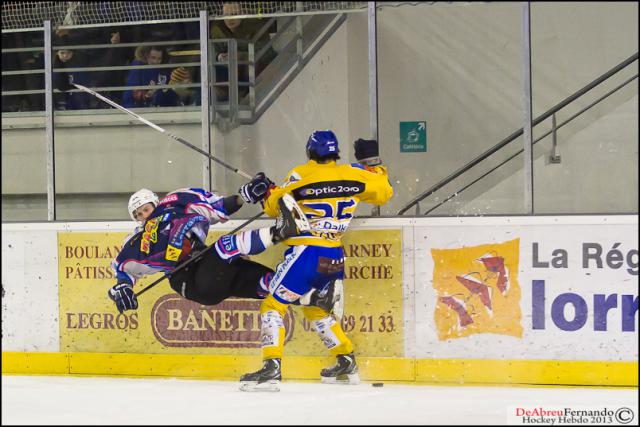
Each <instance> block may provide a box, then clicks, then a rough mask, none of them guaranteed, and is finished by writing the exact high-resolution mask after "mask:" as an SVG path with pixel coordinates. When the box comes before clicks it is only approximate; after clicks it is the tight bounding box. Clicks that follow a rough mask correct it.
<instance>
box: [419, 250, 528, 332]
mask: <svg viewBox="0 0 640 427" xmlns="http://www.w3.org/2000/svg"><path fill="white" fill-rule="evenodd" d="M519 248H520V244H519V239H514V240H511V241H508V242H504V243H499V244H486V245H479V246H473V247H462V248H455V249H432V250H431V255H432V256H433V263H434V266H435V267H434V270H433V287H434V289H435V291H436V293H437V297H438V300H437V305H436V310H435V323H436V328H437V330H438V338H439V339H440V340H447V339H451V338H461V337H466V336H469V335H472V334H478V333H494V334H502V335H511V336H515V337H519V338H521V337H522V313H521V310H520V294H521V291H520V285H519V284H518V263H519Z"/></svg>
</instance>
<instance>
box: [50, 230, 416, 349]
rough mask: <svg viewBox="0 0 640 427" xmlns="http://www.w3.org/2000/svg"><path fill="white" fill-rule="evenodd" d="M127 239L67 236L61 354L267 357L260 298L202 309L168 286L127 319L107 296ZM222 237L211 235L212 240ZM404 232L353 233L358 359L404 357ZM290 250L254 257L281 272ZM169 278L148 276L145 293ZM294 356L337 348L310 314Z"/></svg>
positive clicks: (290, 326)
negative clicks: (279, 267)
mask: <svg viewBox="0 0 640 427" xmlns="http://www.w3.org/2000/svg"><path fill="white" fill-rule="evenodd" d="M126 235H127V233H119V232H103V233H98V232H59V233H58V259H59V300H60V351H63V352H64V351H69V352H104V353H120V352H123V353H167V354H169V353H183V354H184V353H193V354H201V353H205V354H243V355H257V354H260V320H259V318H260V315H259V307H260V300H253V299H239V298H232V299H228V300H226V301H223V302H222V303H220V304H218V305H215V306H203V305H200V304H197V303H194V302H191V301H188V300H186V299H184V298H182V297H181V296H180V295H178V294H177V293H175V292H173V290H171V288H170V287H169V284H168V281H165V282H162V283H160V284H158V285H156V286H155V287H153V288H152V289H150V290H149V291H147V292H145V294H143V295H141V296H140V298H139V301H138V302H139V307H138V309H137V310H135V311H126V312H125V313H123V314H119V313H118V312H117V310H116V308H115V305H114V303H113V302H112V301H111V300H110V299H109V298H108V297H107V291H108V290H109V288H110V287H111V286H113V285H114V284H115V277H114V273H113V271H112V269H111V268H110V262H111V260H112V259H113V258H114V257H115V256H116V255H117V254H118V252H119V251H120V249H121V247H122V243H123V241H124V238H125V236H126ZM220 235H221V233H220V232H215V233H214V232H211V233H210V234H209V236H208V240H207V242H208V244H211V243H213V242H214V241H215V239H216V238H218V237H219V236H220ZM401 236H402V233H401V230H399V229H383V230H380V229H378V230H357V231H351V232H348V233H347V234H346V235H345V237H344V239H343V244H344V247H345V255H346V257H347V258H346V262H345V281H344V287H345V301H346V302H345V313H344V316H343V318H342V319H340V321H341V322H342V325H343V328H344V330H345V332H346V333H347V336H349V337H350V338H351V340H352V341H353V343H354V346H355V348H356V349H357V352H358V354H359V355H362V356H403V348H404V347H403V345H404V341H403V340H404V333H403V312H402V309H403V305H402V302H403V283H402V277H403V275H402V247H401V246H402V245H401V242H402V237H401ZM285 249H286V247H285V246H283V245H277V246H274V247H271V248H269V249H268V250H267V251H265V252H264V253H263V254H260V255H259V256H255V257H252V259H254V260H255V261H257V262H261V263H263V264H265V265H268V266H270V267H271V268H275V267H276V265H277V263H278V262H279V261H281V260H282V258H283V257H282V254H283V252H284V250H285ZM159 277H161V276H160V275H159V274H157V275H154V276H151V277H147V278H145V279H143V280H140V281H139V282H138V283H136V285H135V288H134V289H135V290H136V292H139V291H140V290H141V289H142V288H144V287H145V286H147V285H148V284H150V283H151V282H152V281H154V280H156V279H157V278H159ZM285 328H286V331H287V333H286V339H285V343H286V345H285V354H286V355H298V356H319V355H326V354H328V352H327V351H326V349H325V348H324V346H323V344H322V342H321V341H320V339H319V338H318V337H317V336H316V334H315V332H314V331H312V330H311V328H310V324H309V322H307V321H306V320H305V319H304V317H303V315H302V310H300V309H299V308H296V307H295V306H292V307H290V308H289V311H288V314H287V316H286V317H285Z"/></svg>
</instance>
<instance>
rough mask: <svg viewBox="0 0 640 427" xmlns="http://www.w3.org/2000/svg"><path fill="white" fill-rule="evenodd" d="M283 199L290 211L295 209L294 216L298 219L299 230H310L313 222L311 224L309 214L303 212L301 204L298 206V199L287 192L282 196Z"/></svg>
mask: <svg viewBox="0 0 640 427" xmlns="http://www.w3.org/2000/svg"><path fill="white" fill-rule="evenodd" d="M282 201H283V202H284V204H285V206H286V207H287V208H288V209H289V210H290V211H293V217H294V219H295V221H296V226H297V227H298V231H299V232H300V233H304V232H307V231H310V230H311V224H309V220H308V219H307V216H306V215H305V214H304V212H302V209H301V208H300V206H298V203H297V202H296V199H294V198H293V196H292V195H291V194H286V193H285V195H284V196H282Z"/></svg>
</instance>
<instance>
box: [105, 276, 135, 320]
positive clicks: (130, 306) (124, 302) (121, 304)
mask: <svg viewBox="0 0 640 427" xmlns="http://www.w3.org/2000/svg"><path fill="white" fill-rule="evenodd" d="M109 298H111V299H112V300H113V302H115V303H116V307H117V308H118V311H119V312H120V313H124V311H125V310H135V309H137V308H138V299H137V298H136V294H135V293H134V292H133V285H131V284H129V283H124V282H123V283H118V284H117V285H115V286H114V287H113V288H111V289H109Z"/></svg>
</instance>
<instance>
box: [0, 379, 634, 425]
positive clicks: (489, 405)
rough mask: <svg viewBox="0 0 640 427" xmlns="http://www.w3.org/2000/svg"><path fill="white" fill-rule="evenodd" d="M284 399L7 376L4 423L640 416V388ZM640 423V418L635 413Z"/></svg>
mask: <svg viewBox="0 0 640 427" xmlns="http://www.w3.org/2000/svg"><path fill="white" fill-rule="evenodd" d="M281 389H282V390H281V391H280V392H279V393H269V392H253V393H246V392H241V391H239V390H238V383H237V382H232V381H207V380H186V379H164V378H153V379H149V378H110V377H100V378H96V377H50V376H7V375H3V376H2V424H3V425H5V424H49V425H52V424H57V425H60V424H89V425H95V424H131V425H158V424H159V425H167V424H209V425H217V424H227V425H228V424H262V425H275V424H298V425H305V424H307V425H311V424H316V425H318V424H324V425H340V424H342V425H353V424H355V425H358V424H471V425H474V424H476V425H477V424H506V423H507V422H508V420H507V415H508V414H507V411H508V410H509V408H513V407H518V406H520V407H544V406H547V407H556V408H557V407H565V406H567V405H568V406H574V407H578V406H592V407H594V409H595V408H597V407H600V408H601V407H602V406H603V405H611V406H616V407H619V406H628V407H630V408H636V411H637V407H638V396H637V389H613V388H567V387H552V388H549V387H498V386H490V387H476V386H428V385H413V384H411V385H409V384H392V383H388V382H386V383H385V384H384V387H372V386H371V383H363V384H360V385H357V386H347V385H329V384H320V383H319V382H289V381H285V382H284V383H283V384H282V386H281ZM636 414H637V412H636Z"/></svg>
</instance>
